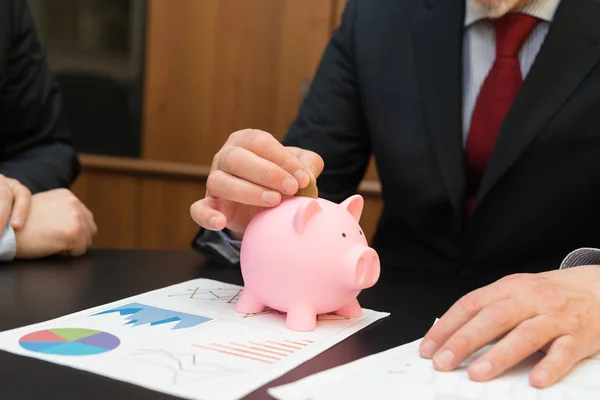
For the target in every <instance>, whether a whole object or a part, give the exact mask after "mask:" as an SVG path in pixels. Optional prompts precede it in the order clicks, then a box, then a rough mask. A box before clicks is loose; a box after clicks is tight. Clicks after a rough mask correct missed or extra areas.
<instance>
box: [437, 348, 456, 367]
mask: <svg viewBox="0 0 600 400" xmlns="http://www.w3.org/2000/svg"><path fill="white" fill-rule="evenodd" d="M453 360H454V354H452V352H451V351H450V350H444V351H442V352H441V353H440V354H438V355H437V356H436V357H435V363H436V364H437V365H439V366H440V367H441V368H449V367H450V364H452V361H453Z"/></svg>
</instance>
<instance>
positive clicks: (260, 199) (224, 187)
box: [206, 170, 281, 207]
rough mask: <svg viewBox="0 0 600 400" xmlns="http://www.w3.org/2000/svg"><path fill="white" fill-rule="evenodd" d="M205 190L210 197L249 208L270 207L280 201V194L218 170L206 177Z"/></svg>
mask: <svg viewBox="0 0 600 400" xmlns="http://www.w3.org/2000/svg"><path fill="white" fill-rule="evenodd" d="M206 190H207V192H208V195H209V196H211V197H216V198H218V199H223V200H229V201H232V202H235V203H240V204H246V205H251V206H260V207H272V206H276V205H278V204H279V202H280V201H281V193H279V192H277V191H275V190H269V189H267V188H265V187H262V186H259V185H257V184H255V183H252V182H249V181H246V180H244V179H240V178H238V177H235V176H233V175H229V174H228V173H226V172H223V171H220V170H216V171H213V172H212V173H211V174H210V175H209V176H208V179H207V181H206Z"/></svg>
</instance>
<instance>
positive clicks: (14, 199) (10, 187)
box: [0, 175, 31, 233]
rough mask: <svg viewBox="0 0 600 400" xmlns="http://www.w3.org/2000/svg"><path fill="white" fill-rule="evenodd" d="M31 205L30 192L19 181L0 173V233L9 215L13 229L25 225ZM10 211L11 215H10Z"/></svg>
mask: <svg viewBox="0 0 600 400" xmlns="http://www.w3.org/2000/svg"><path fill="white" fill-rule="evenodd" d="M30 207H31V192H30V191H29V189H27V188H26V187H25V186H23V185H22V184H21V183H20V182H19V181H17V180H16V179H12V178H7V177H5V176H3V175H0V233H1V232H3V231H4V228H5V227H6V224H7V222H8V219H9V217H10V225H11V227H12V228H13V229H20V228H22V227H23V225H25V222H26V221H27V218H28V216H29V210H30ZM11 213H12V215H11Z"/></svg>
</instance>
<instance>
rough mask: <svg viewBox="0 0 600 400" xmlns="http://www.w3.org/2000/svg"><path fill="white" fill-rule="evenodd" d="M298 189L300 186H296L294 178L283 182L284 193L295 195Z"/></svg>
mask: <svg viewBox="0 0 600 400" xmlns="http://www.w3.org/2000/svg"><path fill="white" fill-rule="evenodd" d="M297 187H298V185H297V184H296V181H295V180H294V178H285V180H284V181H283V191H284V192H286V193H289V194H293V193H295V192H296V188H297ZM265 201H266V200H265Z"/></svg>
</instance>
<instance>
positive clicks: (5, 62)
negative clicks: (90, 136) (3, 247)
mask: <svg viewBox="0 0 600 400" xmlns="http://www.w3.org/2000/svg"><path fill="white" fill-rule="evenodd" d="M61 108H62V98H61V93H60V91H59V88H58V86H57V84H56V81H55V80H54V78H53V76H52V74H51V72H50V70H49V69H48V66H47V65H46V60H45V53H44V47H43V46H42V44H41V43H40V41H39V39H38V37H37V33H36V30H35V27H34V23H33V20H32V17H31V14H30V13H29V10H28V8H27V1H26V0H3V1H2V2H0V174H4V175H6V176H8V177H11V178H15V179H18V180H19V181H20V182H21V183H22V184H23V185H25V186H27V187H28V188H29V189H30V190H31V191H32V192H33V193H36V192H40V191H45V190H49V189H55V188H59V187H69V186H70V185H71V184H72V183H73V181H74V180H75V178H76V177H77V174H78V173H79V168H80V166H79V163H78V158H77V154H76V152H75V150H74V148H73V146H72V142H71V138H70V136H69V132H68V129H67V126H66V124H65V120H64V117H63V114H62V110H61Z"/></svg>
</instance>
